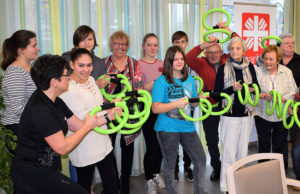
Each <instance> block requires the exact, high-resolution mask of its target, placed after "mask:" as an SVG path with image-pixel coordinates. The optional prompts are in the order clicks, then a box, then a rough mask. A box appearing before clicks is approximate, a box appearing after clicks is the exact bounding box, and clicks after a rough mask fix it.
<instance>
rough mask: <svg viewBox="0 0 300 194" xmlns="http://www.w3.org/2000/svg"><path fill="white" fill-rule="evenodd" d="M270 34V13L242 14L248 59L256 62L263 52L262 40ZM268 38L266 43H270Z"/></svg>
mask: <svg viewBox="0 0 300 194" xmlns="http://www.w3.org/2000/svg"><path fill="white" fill-rule="evenodd" d="M269 34H270V15H269V14H260V13H243V14H242V38H243V39H244V40H245V41H246V44H247V52H246V54H245V56H246V57H248V60H249V61H250V62H251V63H253V64H255V61H256V59H257V57H258V56H259V55H260V54H261V53H262V51H263V47H262V46H261V44H260V41H261V40H262V39H263V38H264V37H265V36H268V35H269ZM268 41H269V40H267V43H266V45H268V44H269V42H268Z"/></svg>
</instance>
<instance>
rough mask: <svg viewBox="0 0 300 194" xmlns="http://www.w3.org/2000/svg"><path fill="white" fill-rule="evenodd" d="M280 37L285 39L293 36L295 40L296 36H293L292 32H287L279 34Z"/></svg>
mask: <svg viewBox="0 0 300 194" xmlns="http://www.w3.org/2000/svg"><path fill="white" fill-rule="evenodd" d="M279 38H280V39H281V40H283V39H285V38H292V39H293V41H295V38H294V36H293V35H291V34H289V33H286V34H281V35H280V36H279Z"/></svg>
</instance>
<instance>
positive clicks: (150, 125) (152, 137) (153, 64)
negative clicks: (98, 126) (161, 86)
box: [139, 33, 165, 194]
mask: <svg viewBox="0 0 300 194" xmlns="http://www.w3.org/2000/svg"><path fill="white" fill-rule="evenodd" d="M142 48H143V58H142V59H140V60H139V64H140V68H141V71H142V78H143V82H144V88H145V89H146V90H147V91H149V92H151V91H152V87H153V83H154V81H155V80H156V79H157V78H158V77H159V76H160V75H161V72H162V66H163V61H161V60H158V59H157V58H156V54H157V52H158V37H157V36H156V35H155V34H153V33H149V34H146V35H145V36H144V39H143V44H142ZM156 119H157V114H153V113H152V111H151V114H150V116H149V118H148V120H147V121H146V123H145V124H144V125H143V127H142V131H143V134H144V138H145V142H146V147H147V150H146V154H145V157H144V169H145V178H146V192H147V194H156V193H157V188H158V187H160V188H164V187H165V183H164V181H163V179H162V178H161V177H160V176H159V172H160V166H161V161H162V155H161V151H160V147H159V143H158V141H157V137H156V133H155V131H154V124H155V121H156Z"/></svg>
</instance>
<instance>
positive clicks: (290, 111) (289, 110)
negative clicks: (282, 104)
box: [288, 106, 294, 115]
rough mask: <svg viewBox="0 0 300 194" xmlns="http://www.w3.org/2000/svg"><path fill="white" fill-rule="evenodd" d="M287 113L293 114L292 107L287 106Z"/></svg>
mask: <svg viewBox="0 0 300 194" xmlns="http://www.w3.org/2000/svg"><path fill="white" fill-rule="evenodd" d="M288 113H289V115H293V114H294V112H293V109H292V107H290V106H289V108H288Z"/></svg>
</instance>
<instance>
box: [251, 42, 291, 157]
mask: <svg viewBox="0 0 300 194" xmlns="http://www.w3.org/2000/svg"><path fill="white" fill-rule="evenodd" d="M261 56H262V59H263V64H264V65H261V66H259V67H257V68H256V74H257V79H258V83H259V85H260V88H261V92H260V95H259V96H260V100H259V104H258V106H257V108H256V112H257V115H256V116H255V117H254V119H255V125H256V130H257V135H258V152H259V153H270V152H273V153H281V154H283V152H284V147H285V144H286V142H287V137H288V130H286V129H285V128H284V127H283V124H282V119H281V118H280V119H279V118H277V115H276V114H275V113H274V114H273V115H271V116H268V115H267V113H266V103H267V101H271V102H270V106H272V100H273V96H271V95H270V91H271V90H273V89H274V90H275V91H276V92H279V93H280V95H281V99H282V102H283V104H282V107H283V106H284V104H285V103H286V101H287V100H290V99H294V97H295V94H296V89H297V86H296V83H295V80H294V78H293V75H292V72H291V70H290V69H289V68H287V67H285V66H283V65H281V64H279V62H280V60H281V56H282V54H281V49H280V48H279V47H277V46H275V45H270V46H268V47H266V48H265V49H264V50H263V52H262V54H261Z"/></svg>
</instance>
